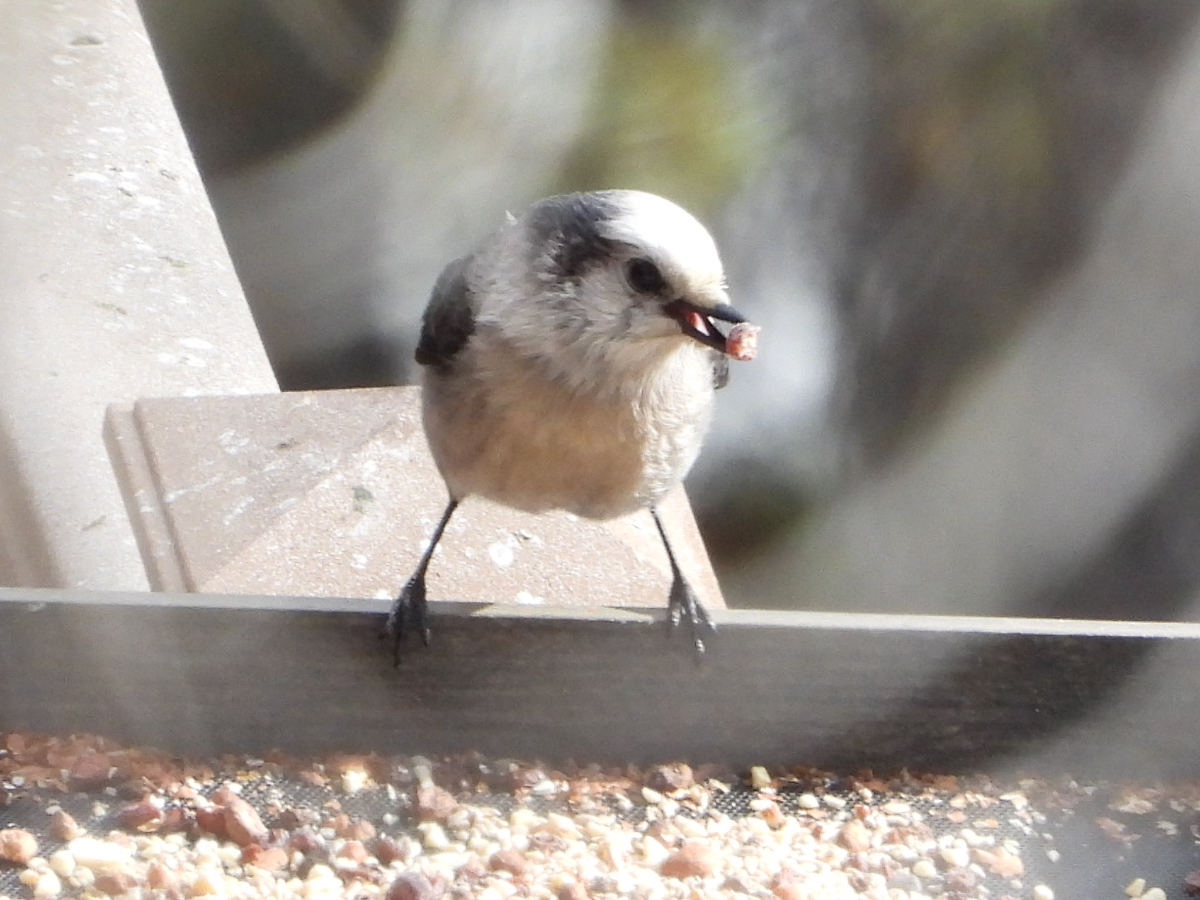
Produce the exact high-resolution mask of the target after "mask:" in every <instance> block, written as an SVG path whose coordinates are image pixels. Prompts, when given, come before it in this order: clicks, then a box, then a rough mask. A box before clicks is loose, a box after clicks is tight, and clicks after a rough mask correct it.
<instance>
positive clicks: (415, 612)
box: [384, 575, 429, 668]
mask: <svg viewBox="0 0 1200 900" xmlns="http://www.w3.org/2000/svg"><path fill="white" fill-rule="evenodd" d="M427 609H428V604H427V603H426V600H425V579H424V578H420V577H418V576H415V575H414V576H413V577H412V578H410V579H409V580H408V583H407V584H405V585H404V589H403V590H402V591H400V595H399V596H398V597H397V598H396V599H395V601H394V602H393V603H392V610H391V612H389V613H388V617H387V627H386V631H385V632H384V635H385V637H387V638H388V639H390V640H391V642H392V665H393V666H395V667H397V668H399V666H400V642H401V641H402V640H404V634H405V632H406V631H408V626H409V625H411V626H412V630H413V631H415V632H416V633H417V634H419V635H420V636H421V643H423V644H424V645H425V646H426V647H428V646H429V626H428V625H427V624H426V616H425V614H426V610H427Z"/></svg>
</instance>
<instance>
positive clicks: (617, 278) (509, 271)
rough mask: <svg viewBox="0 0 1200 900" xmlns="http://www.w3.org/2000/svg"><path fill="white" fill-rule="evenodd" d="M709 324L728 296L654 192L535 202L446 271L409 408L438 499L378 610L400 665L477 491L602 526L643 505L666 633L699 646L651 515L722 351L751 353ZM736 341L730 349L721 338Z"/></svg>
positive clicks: (694, 230) (698, 415) (691, 608)
mask: <svg viewBox="0 0 1200 900" xmlns="http://www.w3.org/2000/svg"><path fill="white" fill-rule="evenodd" d="M714 320H722V321H724V322H730V323H744V322H745V321H746V320H745V317H744V316H742V315H741V313H739V312H738V311H737V310H735V309H734V308H733V307H732V306H731V305H730V303H729V297H728V294H727V293H726V290H725V279H724V273H723V270H722V267H721V261H720V258H719V256H718V254H717V248H716V245H715V244H714V243H713V240H712V238H711V237H710V236H709V234H708V232H707V231H706V230H705V228H704V226H702V225H701V224H700V223H699V222H698V221H696V219H694V218H693V217H692V216H691V215H690V214H689V213H687V212H685V211H684V210H683V209H681V208H680V207H678V206H676V205H675V204H674V203H671V202H670V201H669V200H664V199H663V198H662V197H658V196H655V195H653V194H647V193H642V192H640V191H600V192H595V193H583V194H566V195H562V196H556V197H549V198H547V199H545V200H541V201H539V202H537V203H535V204H534V205H533V206H531V207H530V208H529V209H528V210H527V211H526V212H525V213H524V214H523V215H522V216H521V217H520V218H516V219H514V218H512V217H509V220H508V221H507V223H506V224H505V225H504V226H502V227H501V228H500V229H499V230H498V231H497V232H495V233H494V234H493V235H491V237H489V238H488V239H487V240H486V241H485V242H484V243H483V244H482V245H481V246H480V247H479V248H478V249H477V250H475V252H474V253H472V254H470V255H468V256H464V257H462V258H460V259H456V260H454V261H453V262H451V263H450V264H449V265H447V266H446V268H445V269H444V270H443V271H442V273H441V275H440V276H439V277H438V279H437V282H436V284H435V285H434V288H433V294H432V296H431V297H430V300H429V305H428V307H427V308H426V310H425V315H424V317H423V319H422V324H421V337H420V341H419V342H418V344H417V352H416V360H417V362H418V363H420V364H421V366H422V367H423V368H424V371H423V375H424V380H423V384H424V389H423V393H422V415H423V420H424V425H425V433H426V436H427V438H428V441H429V447H430V450H431V451H432V452H433V458H434V461H435V462H436V463H437V467H438V470H439V471H440V472H441V475H442V477H443V478H444V479H445V482H446V487H447V489H448V491H449V494H450V501H449V503H447V505H446V509H445V512H444V513H443V514H442V518H441V521H439V522H438V524H437V527H436V528H435V529H434V532H433V535H432V537H431V539H430V541H429V545H428V547H427V548H426V549H425V551H424V553H423V554H422V555H421V559H420V561H419V562H418V564H417V568H416V571H415V572H414V573H413V576H412V577H411V578H410V579H409V580H408V582H407V584H405V586H404V589H403V590H402V591H401V592H400V596H399V597H397V598H396V601H395V603H394V604H393V606H392V610H391V613H390V615H389V616H388V623H387V628H388V634H389V635H390V636H391V638H392V640H393V652H394V654H395V659H396V661H397V663H398V662H399V659H400V642H401V639H402V637H403V635H404V633H405V632H406V631H407V630H409V629H410V628H411V629H413V630H415V631H417V633H419V634H420V635H421V637H422V639H423V640H424V642H425V643H426V644H428V642H429V631H428V629H427V627H426V622H425V618H426V597H425V572H426V570H427V569H428V567H429V561H430V559H431V557H432V556H433V552H434V549H435V548H436V546H437V544H438V541H439V540H440V539H441V537H442V533H443V531H444V530H445V528H446V525H447V523H448V522H449V521H450V517H451V516H452V515H453V514H454V510H455V509H456V508H457V507H458V505H459V503H461V502H462V501H463V500H464V499H465V498H466V497H468V496H471V495H478V496H481V497H487V498H488V499H490V500H494V501H496V502H499V503H503V504H505V505H507V506H510V507H514V508H516V509H521V510H526V511H530V512H541V511H545V510H550V509H563V510H568V511H570V512H573V513H575V514H577V515H580V516H584V517H587V518H592V519H610V518H613V517H616V516H621V515H624V514H626V513H630V512H633V511H634V510H638V509H643V508H648V509H649V510H650V511H651V513H652V515H653V517H654V521H655V523H656V525H657V526H658V531H659V534H660V535H661V536H662V540H663V544H664V546H665V547H666V551H667V558H668V560H669V562H670V566H671V573H672V586H671V592H670V598H669V602H668V611H669V621H670V623H671V625H672V627H674V626H676V625H678V624H679V622H680V620H681V619H682V618H686V619H687V620H688V622H689V624H690V627H691V637H692V640H693V641H694V643H695V647H696V649H697V651H698V652H703V650H704V642H703V634H704V632H706V631H711V630H712V628H713V625H712V621H711V619H710V618H709V615H708V613H707V612H706V611H705V609H704V607H703V606H702V605H701V603H700V601H699V600H698V599H697V597H696V594H695V591H694V590H693V589H692V587H691V585H689V584H688V582H687V579H686V578H685V577H684V575H683V573H682V571H680V568H679V564H678V563H677V561H676V559H675V553H674V551H673V550H672V548H671V542H670V540H669V539H668V538H667V534H666V531H665V530H664V528H663V524H662V520H661V519H660V518H659V515H658V512H657V509H656V506H657V504H658V503H659V501H661V500H662V499H663V497H664V496H665V495H666V494H667V492H668V491H670V490H671V488H673V487H674V486H675V485H676V484H678V483H679V481H680V480H681V479H682V478H683V477H684V475H686V474H687V472H688V470H689V469H690V468H691V466H692V463H693V462H695V460H696V456H697V454H698V453H699V452H700V443H701V440H702V439H703V437H704V434H705V431H706V430H707V429H708V425H709V421H710V419H711V416H712V402H713V391H714V389H716V388H720V387H723V386H724V384H725V382H726V381H727V380H728V374H729V363H728V356H729V355H730V354H732V355H734V356H735V357H737V358H739V359H749V358H752V357H753V337H754V335H755V333H756V332H757V328H755V327H754V326H750V325H748V324H747V325H736V326H735V327H736V328H738V329H739V330H740V331H744V332H747V334H746V335H745V339H744V340H742V339H741V338H739V339H738V340H736V341H735V339H734V337H733V335H732V334H731V335H730V336H729V337H728V338H727V336H726V335H723V334H722V333H721V332H720V331H718V330H717V327H716V325H715V324H714ZM735 345H736V346H735Z"/></svg>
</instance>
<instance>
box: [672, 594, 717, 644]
mask: <svg viewBox="0 0 1200 900" xmlns="http://www.w3.org/2000/svg"><path fill="white" fill-rule="evenodd" d="M684 619H686V620H687V624H688V630H689V631H690V633H691V637H692V645H693V646H694V647H695V650H696V659H697V660H699V659H700V658H702V657H703V656H704V639H705V637H706V636H708V635H711V634H714V633H715V632H716V630H717V626H716V625H714V624H713V621H712V619H710V618H709V616H708V610H706V609H705V608H704V604H702V603H701V602H700V600H699V598H697V597H696V592H695V591H694V590H692V586H691V585H690V584H688V583H687V579H685V578H683V577H682V576H676V578H675V580H674V581H673V582H672V583H671V598H670V600H668V601H667V625H668V627H669V628H670V630H671V631H675V629H676V628H678V627H679V623H680V622H681V621H683V620H684Z"/></svg>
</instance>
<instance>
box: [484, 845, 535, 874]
mask: <svg viewBox="0 0 1200 900" xmlns="http://www.w3.org/2000/svg"><path fill="white" fill-rule="evenodd" d="M488 868H489V869H491V870H492V871H493V872H509V873H511V874H513V875H524V874H525V872H527V871H528V870H529V863H528V862H526V861H525V856H524V855H523V854H522V853H521V851H520V850H497V851H496V852H495V853H493V854H492V856H491V859H489V860H488Z"/></svg>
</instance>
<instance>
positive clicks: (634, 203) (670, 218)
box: [601, 191, 721, 278]
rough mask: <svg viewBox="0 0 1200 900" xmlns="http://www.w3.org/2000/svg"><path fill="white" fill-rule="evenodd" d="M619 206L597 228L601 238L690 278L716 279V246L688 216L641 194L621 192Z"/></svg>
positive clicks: (718, 262) (667, 202) (663, 201)
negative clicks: (629, 246)
mask: <svg viewBox="0 0 1200 900" xmlns="http://www.w3.org/2000/svg"><path fill="white" fill-rule="evenodd" d="M620 204H621V206H622V212H621V213H620V214H619V215H616V216H614V217H613V218H612V219H609V220H608V221H607V222H605V223H604V224H603V225H602V226H601V231H602V233H603V234H604V236H605V237H607V238H611V239H612V240H616V241H622V242H624V243H626V244H632V245H633V246H635V247H641V248H644V249H645V251H646V252H647V254H648V255H650V256H652V257H654V258H656V259H657V260H658V261H659V262H662V263H667V264H671V265H673V266H677V267H678V268H680V269H681V270H683V271H685V272H688V273H690V274H692V275H693V276H707V277H710V278H711V277H715V278H720V276H721V258H720V256H719V255H718V253H717V245H716V244H715V243H714V242H713V239H712V235H710V234H709V233H708V230H707V229H706V228H705V227H704V226H703V225H701V224H700V223H699V222H698V221H696V219H695V217H694V216H693V215H692V214H691V213H689V212H687V211H686V210H684V209H682V208H681V207H679V206H676V205H675V204H674V203H672V202H671V201H670V200H666V199H664V198H662V197H659V196H658V195H656V194H647V193H645V192H643V191H622V192H621V195H620Z"/></svg>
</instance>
